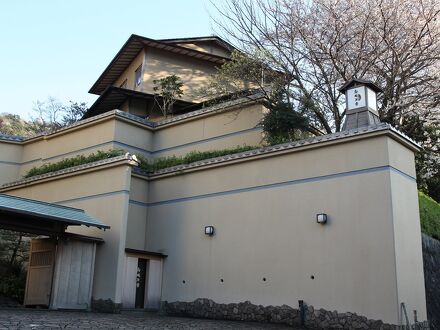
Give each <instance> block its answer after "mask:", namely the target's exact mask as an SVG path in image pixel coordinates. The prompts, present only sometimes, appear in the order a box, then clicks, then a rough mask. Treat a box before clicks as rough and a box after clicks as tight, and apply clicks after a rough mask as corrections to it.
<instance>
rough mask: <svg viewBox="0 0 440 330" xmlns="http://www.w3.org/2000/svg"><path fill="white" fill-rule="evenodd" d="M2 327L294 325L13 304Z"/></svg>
mask: <svg viewBox="0 0 440 330" xmlns="http://www.w3.org/2000/svg"><path fill="white" fill-rule="evenodd" d="M0 329H1V330H3V329H35V330H39V329H151V330H159V329H160V330H168V329H169V330H171V329H179V330H186V329H188V330H189V329H191V330H202V329H213V330H220V329H225V330H229V329H230V330H251V329H256V330H259V329H269V330H270V329H272V330H287V329H292V328H290V327H287V326H281V325H272V324H263V323H250V322H234V321H217V320H202V319H191V318H181V317H170V316H161V315H158V314H156V313H143V312H123V313H122V314H102V313H88V312H60V311H48V310H34V309H24V308H20V309H12V308H9V309H0Z"/></svg>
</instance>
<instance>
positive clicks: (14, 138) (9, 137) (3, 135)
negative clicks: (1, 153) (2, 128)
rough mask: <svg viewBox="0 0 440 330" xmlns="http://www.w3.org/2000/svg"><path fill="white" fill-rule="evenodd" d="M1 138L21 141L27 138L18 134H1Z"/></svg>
mask: <svg viewBox="0 0 440 330" xmlns="http://www.w3.org/2000/svg"><path fill="white" fill-rule="evenodd" d="M0 140H3V141H15V142H21V141H23V140H25V138H24V137H22V136H18V135H8V134H0Z"/></svg>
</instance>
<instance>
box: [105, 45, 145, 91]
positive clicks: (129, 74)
mask: <svg viewBox="0 0 440 330" xmlns="http://www.w3.org/2000/svg"><path fill="white" fill-rule="evenodd" d="M144 59H145V50H141V51H140V52H139V54H137V55H136V57H135V59H134V60H133V61H132V62H131V63H130V65H129V66H128V67H127V68H126V69H125V70H124V72H123V73H122V74H121V75H120V76H119V78H118V79H116V81H115V82H114V83H113V86H116V87H120V86H121V84H122V83H123V82H124V81H125V80H126V79H127V87H126V88H127V89H133V90H137V91H143V87H142V83H141V84H140V85H139V86H136V85H135V81H134V78H135V75H134V73H135V71H136V70H137V68H139V66H141V65H142V68H141V72H142V71H143V70H144V65H143V64H144Z"/></svg>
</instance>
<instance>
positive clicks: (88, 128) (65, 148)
mask: <svg viewBox="0 0 440 330" xmlns="http://www.w3.org/2000/svg"><path fill="white" fill-rule="evenodd" d="M114 136H115V120H112V119H110V120H104V121H100V122H97V123H93V122H92V123H85V124H84V125H81V126H78V127H75V128H72V129H70V130H68V131H63V132H60V133H57V134H51V135H49V136H45V137H38V138H35V139H33V140H29V141H26V142H25V143H24V144H23V158H22V166H21V168H20V175H24V174H25V173H26V172H28V171H29V170H30V169H31V168H32V167H38V166H41V165H42V164H44V163H54V162H57V161H60V160H61V159H63V158H70V157H74V156H76V155H79V154H83V155H87V154H91V153H94V152H96V151H98V150H109V149H113V148H114V145H113V141H114Z"/></svg>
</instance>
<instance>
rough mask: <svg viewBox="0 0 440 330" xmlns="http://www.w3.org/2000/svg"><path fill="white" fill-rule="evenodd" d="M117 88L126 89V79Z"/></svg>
mask: <svg viewBox="0 0 440 330" xmlns="http://www.w3.org/2000/svg"><path fill="white" fill-rule="evenodd" d="M119 87H120V88H127V79H125V80H124V82H123V83H122V84H121V86H119Z"/></svg>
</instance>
